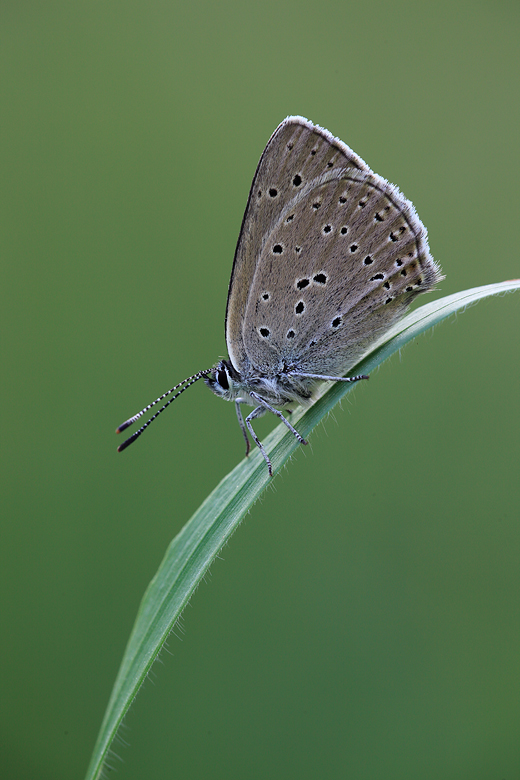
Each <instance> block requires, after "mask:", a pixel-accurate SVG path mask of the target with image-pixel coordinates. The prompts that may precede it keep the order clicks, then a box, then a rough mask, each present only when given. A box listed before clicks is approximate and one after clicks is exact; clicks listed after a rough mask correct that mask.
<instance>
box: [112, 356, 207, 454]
mask: <svg viewBox="0 0 520 780" xmlns="http://www.w3.org/2000/svg"><path fill="white" fill-rule="evenodd" d="M212 370H213V369H211V368H208V369H207V370H206V371H199V372H198V373H197V374H193V376H189V377H188V378H187V379H184V380H183V381H182V382H179V384H178V385H175V387H172V388H171V390H168V392H167V393H163V394H162V395H160V396H159V398H156V399H155V401H153V402H152V403H151V404H148V406H145V407H144V409H141V411H140V412H138V413H137V414H134V416H133V417H129V418H128V420H125V422H124V423H122V424H121V425H120V426H119V428H117V429H116V433H122V431H124V430H126V429H127V428H128V427H129V426H130V425H133V424H134V423H135V422H137V420H139V418H140V417H142V416H143V414H146V412H148V411H149V410H150V409H151V408H152V407H153V406H155V405H156V404H158V403H160V402H161V401H162V400H164V399H165V398H166V397H167V396H169V395H171V394H172V393H175V391H176V390H178V392H177V393H175V395H173V396H172V397H171V398H170V399H169V400H168V401H166V403H165V404H164V405H163V406H161V408H160V409H159V410H158V411H157V412H155V414H154V415H152V417H150V419H149V420H148V421H147V422H145V424H144V425H142V426H141V427H140V428H139V430H138V431H136V432H135V433H133V434H132V435H131V436H130V437H129V438H128V439H126V441H124V442H123V443H122V444H120V445H119V447H118V448H117V451H118V452H123V450H126V448H127V447H128V446H129V445H130V444H132V442H134V441H135V440H136V439H138V438H139V436H140V435H141V434H142V432H143V431H144V430H146V428H148V426H149V425H150V423H151V422H153V421H154V420H155V418H156V417H158V416H159V415H160V414H161V412H164V410H165V409H166V407H167V406H169V405H170V404H171V402H172V401H175V399H176V398H178V397H179V396H180V395H181V393H184V391H185V390H187V389H188V387H191V385H193V384H195V382H196V381H197V380H198V379H201V378H202V377H203V376H207V375H208V374H210V373H211V371H212ZM179 387H180V388H181V389H180V390H179Z"/></svg>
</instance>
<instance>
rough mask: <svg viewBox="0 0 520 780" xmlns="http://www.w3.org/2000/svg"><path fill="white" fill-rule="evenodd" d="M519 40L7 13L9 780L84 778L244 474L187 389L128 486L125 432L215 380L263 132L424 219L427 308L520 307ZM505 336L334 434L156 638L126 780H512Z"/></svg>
mask: <svg viewBox="0 0 520 780" xmlns="http://www.w3.org/2000/svg"><path fill="white" fill-rule="evenodd" d="M519 34H520V6H519V4H518V2H458V1H457V2H435V3H434V2H431V3H426V2H424V3H417V2H406V1H405V0H395V1H394V2H393V3H388V2H383V0H375V1H374V2H368V1H366V2H363V3H360V2H355V3H354V2H350V1H349V0H330V1H327V0H322V1H321V2H319V3H316V2H308V0H304V1H303V2H301V1H296V0H292V1H290V2H285V1H284V0H281V1H280V0H271V1H270V2H255V3H252V2H250V3H244V2H241V3H240V2H220V3H214V2H211V0H201V1H200V2H192V3H190V4H188V3H183V4H181V3H178V2H161V1H160V0H151V1H150V2H146V3H145V2H135V1H134V2H128V0H126V1H125V2H121V1H119V2H110V1H109V2H104V3H101V2H85V0H81V1H80V2H72V3H71V2H45V3H25V2H20V3H8V2H4V3H2V5H1V8H0V62H1V106H2V108H1V121H0V149H1V152H0V154H1V158H2V159H1V166H0V170H1V175H0V194H1V203H0V220H1V229H0V242H1V243H0V246H1V267H2V284H1V307H0V308H1V311H0V316H1V320H2V335H1V368H2V380H3V381H2V399H1V402H2V412H3V414H2V446H1V453H2V466H1V479H2V495H1V505H2V545H1V552H2V564H1V568H0V576H1V589H2V639H1V653H2V655H1V663H2V695H1V697H0V713H1V714H0V735H1V737H0V739H1V742H2V744H1V765H0V772H1V775H2V777H3V778H16V780H25V778H27V780H34V779H35V778H42V779H43V780H46V779H47V778H49V780H50V778H52V779H53V780H57V779H58V778H73V777H76V778H81V777H82V776H83V775H84V772H85V771H86V767H87V764H88V761H89V757H90V753H91V750H92V748H93V745H94V741H95V738H96V735H97V731H98V728H99V725H100V722H101V719H102V716H103V713H104V710H105V706H106V704H107V701H108V697H109V694H110V690H111V686H112V684H113V681H114V679H115V675H116V673H117V669H118V665H119V662H120V659H121V655H122V653H123V650H124V647H125V644H126V641H127V638H128V636H129V633H130V630H131V627H132V624H133V620H134V617H135V614H136V611H137V608H138V605H139V601H140V598H141V596H142V594H143V591H144V589H145V588H146V586H147V584H148V582H149V581H150V579H151V577H152V576H153V574H154V572H155V571H156V568H157V566H158V565H159V562H160V560H161V558H162V555H163V552H164V550H165V548H166V546H167V544H168V542H169V541H170V539H171V538H172V537H173V536H174V535H175V534H176V533H177V532H178V530H179V529H180V528H181V527H182V525H183V524H184V523H185V522H186V520H187V519H188V518H189V516H190V515H191V513H192V512H193V511H194V510H195V509H196V507H197V506H198V505H199V503H200V502H201V501H202V500H203V498H204V497H205V496H206V495H207V494H208V493H209V492H210V490H211V489H212V488H213V487H214V486H215V484H216V483H217V482H218V481H219V480H220V479H221V478H222V477H223V475H225V474H226V473H227V472H228V471H229V470H230V469H231V468H232V467H233V466H234V465H235V464H236V463H237V462H238V460H239V459H240V458H241V457H242V456H243V441H242V439H241V434H240V431H239V429H238V426H237V423H236V419H235V411H234V408H233V406H232V404H223V403H221V402H220V400H219V399H217V398H216V397H215V396H213V395H212V394H211V393H209V392H208V391H207V390H206V388H204V386H203V385H202V384H201V383H199V384H198V385H196V386H195V387H193V388H192V389H190V391H189V392H188V393H186V394H185V395H184V396H183V397H182V398H181V399H179V400H178V401H176V402H175V406H174V407H172V408H171V409H170V410H169V411H168V413H167V414H165V415H164V416H163V417H162V419H161V420H160V421H158V422H157V423H156V424H155V425H154V426H153V428H152V429H150V431H148V432H147V434H146V436H145V437H143V438H142V439H141V440H140V441H139V443H138V444H135V445H134V446H133V447H132V448H131V449H130V450H128V451H127V452H125V454H124V455H121V456H118V455H116V452H115V448H116V445H117V443H119V442H118V439H117V438H116V437H115V436H114V429H115V427H116V425H118V424H119V423H121V422H122V421H123V420H124V419H125V418H126V417H128V416H129V415H131V414H133V413H135V412H136V411H138V410H139V409H140V408H141V407H142V406H143V405H144V404H146V403H147V402H149V401H151V400H153V399H154V398H155V397H156V396H157V395H159V394H160V393H162V392H164V391H165V390H167V389H168V388H169V387H170V386H171V385H173V384H175V383H176V382H179V381H180V380H182V379H183V378H184V377H185V376H187V375H189V374H191V373H193V372H195V371H197V370H200V369H204V368H207V367H208V366H210V365H212V363H213V362H214V361H215V360H216V359H217V358H218V357H219V356H223V355H224V354H225V341H224V332H223V320H224V310H225V303H226V294H227V284H228V279H229V274H230V270H231V262H232V257H233V252H234V247H235V242H236V238H237V235H238V230H239V227H240V223H241V219H242V214H243V210H244V207H245V203H246V198H247V194H248V191H249V186H250V182H251V178H252V175H253V173H254V170H255V166H256V163H257V160H258V158H259V156H260V153H261V151H262V149H263V147H264V145H265V143H266V142H267V140H268V138H269V136H270V134H271V133H272V131H273V130H274V129H275V127H276V125H277V124H278V123H279V122H280V121H281V120H282V119H283V118H284V117H285V116H286V115H287V114H294V113H298V114H303V115H304V116H307V117H308V118H309V119H311V120H312V121H314V122H317V123H319V124H321V125H322V126H324V127H327V128H328V129H329V130H330V131H331V132H332V133H334V134H335V135H337V136H339V137H340V138H342V140H344V141H345V142H346V143H347V144H349V145H350V146H351V147H352V148H353V149H354V150H355V151H356V152H357V153H358V154H359V155H360V156H361V157H363V158H364V159H365V160H366V161H367V162H368V164H369V165H370V166H371V167H372V168H373V169H374V170H375V171H377V172H378V173H380V174H381V175H383V176H385V177H386V178H388V179H389V180H390V181H392V182H395V183H396V184H397V185H398V186H399V187H400V188H401V189H402V191H403V192H404V194H405V195H406V196H407V197H409V198H411V199H412V200H413V202H414V203H415V205H416V207H417V210H418V212H419V215H420V217H421V219H422V220H423V221H424V222H425V224H426V225H427V227H428V230H429V235H430V244H431V248H432V252H433V254H434V256H435V258H436V259H437V260H438V261H439V262H440V264H441V265H442V267H443V270H444V272H445V273H446V276H447V278H446V280H445V281H444V282H443V283H442V285H441V289H440V291H439V292H436V293H434V295H436V296H439V295H442V294H449V293H451V292H456V291H457V290H461V289H464V288H468V287H473V286H476V285H481V284H485V283H488V282H495V281H501V280H504V279H510V278H515V277H518V276H520V259H519V252H518V249H517V246H518V225H519V219H518V210H519V203H520V199H519V189H518V181H519V176H520V144H519V143H518V139H519V125H520V121H519V120H520V109H519V100H518V96H519V92H520V89H519V87H520V84H519V82H520V46H519V44H518V42H519V39H520V38H519ZM424 300H427V299H426V298H425V299H424ZM519 323H520V299H519V298H518V296H514V295H510V296H507V297H505V298H502V299H494V300H491V301H488V302H485V303H482V304H479V305H478V306H477V307H475V308H472V309H471V310H470V311H468V312H466V313H464V314H462V315H459V316H458V317H457V318H453V320H452V321H450V322H448V323H446V324H444V325H443V326H442V327H438V328H437V329H436V330H435V332H434V333H433V334H428V335H427V336H425V337H423V338H421V339H419V340H418V341H416V342H414V343H413V345H411V346H409V347H408V348H407V349H406V350H405V351H404V352H403V354H402V355H401V358H398V357H394V358H393V359H392V360H391V361H390V362H388V363H387V364H385V365H384V366H383V367H382V368H381V369H380V370H378V371H377V372H376V373H375V375H373V376H372V378H371V381H370V382H369V383H363V384H362V386H359V387H357V388H356V390H355V391H354V392H353V393H351V394H349V396H348V399H347V400H346V401H344V403H343V408H339V407H338V408H337V409H336V410H335V413H334V414H333V415H331V416H330V417H329V418H328V420H326V422H325V424H324V425H321V426H319V427H318V429H317V430H316V431H315V432H314V434H313V435H312V437H311V445H310V446H309V447H307V448H305V450H303V449H302V450H299V451H298V452H297V454H296V455H295V457H294V458H293V460H292V462H291V463H290V464H289V466H288V467H287V468H286V469H284V470H283V471H282V473H281V474H279V475H278V476H276V478H275V479H274V480H273V481H272V483H271V485H270V486H269V488H268V489H267V491H266V492H265V495H264V497H263V499H262V500H261V501H260V502H258V503H257V504H256V506H255V507H254V509H253V510H252V512H251V513H250V514H249V515H248V516H247V518H246V520H245V522H244V523H243V525H242V526H241V528H240V529H239V531H238V533H237V534H235V536H234V537H233V539H232V540H231V542H230V544H229V545H228V546H227V547H226V548H225V549H224V550H223V552H222V554H221V558H222V559H223V560H219V561H217V562H216V564H215V565H214V566H213V567H212V569H211V572H210V575H209V577H207V581H206V583H205V584H203V585H202V587H201V588H200V589H199V590H198V591H197V593H196V594H195V596H194V598H193V599H192V602H191V605H190V607H189V608H188V610H187V611H186V613H185V615H184V618H183V622H182V626H181V627H179V629H178V630H177V631H176V633H175V635H173V634H172V636H171V637H170V640H169V651H170V653H171V655H170V654H168V653H163V655H162V661H163V663H162V664H156V665H155V667H154V669H153V675H152V679H151V680H149V681H147V683H146V684H145V685H144V686H143V689H142V690H141V693H140V695H139V696H138V698H137V700H136V701H135V702H134V705H133V708H132V710H131V711H130V714H129V716H128V717H127V719H126V724H125V728H124V730H123V732H122V733H121V736H122V737H123V739H124V741H125V742H120V743H119V744H116V745H114V749H115V752H116V753H117V754H118V755H119V756H120V757H121V759H122V761H123V763H122V764H120V762H119V760H118V759H116V758H113V760H112V763H113V765H114V766H118V775H117V776H118V777H121V778H145V777H151V778H152V777H153V778H159V777H168V778H169V777H171V778H176V777H183V778H190V779H191V778H208V777H211V778H247V780H249V779H253V778H254V779H256V778H266V777H275V778H284V780H285V779H286V778H298V779H301V778H305V779H306V778H318V777H319V778H338V777H345V778H349V780H351V779H352V780H358V778H359V780H372V778H373V779H374V780H380V779H381V778H385V780H392V779H393V778H396V780H397V779H399V780H402V779H403V778H421V779H423V778H432V780H433V779H434V778H435V780H437V779H438V778H444V779H445V778H456V779H457V780H458V779H459V778H468V780H469V779H471V780H480V778H482V780H487V779H488V778H489V780H502V779H503V780H513V779H514V778H517V777H518V773H519V772H520V740H519V730H520V729H519V726H520V704H519V701H520V697H519V693H520V692H519V663H518V651H519V646H520V642H519V620H518V618H519V592H520V589H519V584H520V583H519V579H520V577H519V575H520V567H519V565H518V559H519V552H520V545H519V541H520V540H519V523H518V519H519V509H518V507H519V469H518V466H519V449H520V436H519V434H520V425H519V423H520V413H519V404H518V399H519V390H520V368H519V362H520V361H519V358H520V346H519V338H518V333H519ZM272 427H273V421H272V420H269V419H265V420H261V421H259V422H258V424H257V430H258V432H259V434H260V435H262V434H263V435H265V433H266V432H267V431H268V430H270V429H271V428H272ZM181 639H182V641H180V640H181ZM153 683H155V684H153ZM125 743H129V747H128V746H127V745H126V744H125Z"/></svg>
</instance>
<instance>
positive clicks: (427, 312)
mask: <svg viewBox="0 0 520 780" xmlns="http://www.w3.org/2000/svg"><path fill="white" fill-rule="evenodd" d="M519 289H520V280H514V281H510V282H501V283H498V284H491V285H486V286H485V287H475V288H473V289H471V290H465V291H464V292H461V293H456V294H455V295H450V296H447V297H445V298H441V299H440V300H437V301H434V302H432V303H427V304H426V305H424V306H421V307H420V308H418V309H416V310H415V311H413V312H412V313H411V314H409V315H407V316H406V317H405V318H404V319H403V320H401V321H400V322H399V323H398V324H397V325H395V326H394V327H393V328H392V329H391V330H390V331H389V332H388V333H387V334H386V335H385V336H384V338H383V339H381V340H380V341H379V342H378V343H377V344H376V345H375V346H374V347H373V348H372V349H371V350H370V353H369V354H367V355H366V356H365V357H364V358H363V360H362V361H360V363H359V364H358V365H357V366H355V367H354V368H353V369H352V371H351V373H352V374H361V373H365V374H368V373H370V372H371V371H373V370H374V368H376V367H377V366H378V365H380V363H382V362H383V361H384V360H386V359H387V358H388V357H390V355H392V354H393V353H394V352H396V351H397V350H399V349H401V348H402V347H403V346H404V345H405V344H406V343H407V342H409V341H411V340H412V339H414V338H415V337H416V336H418V335H420V334H421V333H423V332H424V331H425V330H427V329H428V328H431V327H433V326H434V325H436V324H437V323H439V322H441V321H442V320H444V319H445V318H446V317H449V316H450V315H452V314H455V313H456V312H458V311H460V310H463V309H465V308H466V307H467V306H469V305H470V304H472V303H475V302H476V301H479V300H480V299H482V298H486V297H488V296H490V295H498V294H500V293H506V292H512V291H514V290H519ZM351 388H352V385H349V384H347V383H342V382H336V383H335V384H328V385H325V386H324V388H323V391H322V394H321V396H320V397H319V398H318V400H317V401H316V403H314V404H313V405H312V406H311V407H310V408H309V409H307V410H301V409H299V410H297V411H296V412H295V413H294V414H293V415H292V417H291V422H293V423H296V424H297V428H298V431H299V432H300V433H301V434H302V435H303V436H304V437H307V436H308V435H309V433H310V432H311V431H312V429H313V428H314V426H315V425H316V424H317V423H318V422H320V420H322V419H323V417H324V416H325V415H326V414H327V413H328V412H329V411H330V410H331V409H332V408H333V406H334V405H335V404H336V403H337V402H338V401H339V400H340V399H341V398H342V397H343V396H344V395H345V394H346V393H348V392H349V390H350V389H351ZM264 445H265V448H266V450H267V452H268V453H269V454H270V457H271V460H272V463H273V469H274V472H275V474H276V472H277V471H279V470H280V468H281V467H282V466H283V465H284V464H285V463H286V461H287V459H288V458H289V457H290V456H291V453H292V452H294V450H295V449H296V448H297V447H299V446H300V445H299V444H298V443H297V441H296V439H295V438H294V436H293V435H292V434H291V433H290V432H289V431H288V430H287V428H286V427H285V426H284V425H283V424H280V425H278V426H277V427H276V428H275V430H274V431H272V433H271V434H270V435H269V436H268V437H266V439H265V440H264ZM269 480H270V477H269V476H268V473H267V468H266V465H265V462H264V460H263V458H262V456H261V454H260V452H259V451H258V450H256V449H255V451H254V452H252V453H251V455H250V457H249V458H248V459H244V460H243V461H242V462H241V463H239V464H238V466H236V468H234V469H233V471H231V472H230V473H229V474H228V475H227V476H226V477H224V479H223V480H222V481H221V482H220V484H219V485H217V487H216V488H215V489H214V490H213V492H212V493H211V494H210V495H209V496H208V498H207V499H206V500H205V501H204V503H203V504H202V506H201V507H200V508H199V509H198V510H197V511H196V512H195V514H194V515H193V517H192V518H191V519H190V520H189V521H188V522H187V523H186V525H185V526H184V528H183V529H182V530H181V532H180V533H179V534H178V535H177V536H176V537H175V539H174V540H173V541H172V542H171V544H170V545H169V547H168V549H167V551H166V555H165V556H164V560H163V561H162V563H161V565H160V567H159V570H158V572H157V574H156V575H155V577H154V578H153V580H152V581H151V583H150V585H149V586H148V588H147V590H146V592H145V594H144V597H143V600H142V602H141V606H140V608H139V612H138V614H137V618H136V621H135V625H134V628H133V630H132V634H131V636H130V639H129V641H128V645H127V648H126V651H125V654H124V657H123V660H122V663H121V668H120V670H119V673H118V676H117V679H116V681H115V684H114V688H113V691H112V695H111V698H110V701H109V703H108V707H107V711H106V714H105V718H104V720H103V723H102V725H101V730H100V733H99V736H98V740H97V743H96V746H95V749H94V753H93V756H92V760H91V763H90V767H89V769H88V772H87V775H86V780H93V779H94V778H98V777H99V776H100V774H101V772H102V769H103V765H104V764H105V762H106V760H107V758H109V756H110V745H111V743H112V740H113V739H114V737H115V735H116V732H117V730H118V728H119V726H120V724H121V721H122V720H123V718H124V716H125V714H126V712H127V711H128V709H129V707H130V705H131V703H132V700H133V699H134V697H135V695H136V694H137V691H138V690H139V688H140V686H141V684H142V683H143V681H144V679H145V678H146V676H147V674H148V672H149V670H150V667H151V666H152V664H153V662H154V660H155V658H156V657H157V655H158V653H159V652H160V650H161V648H162V646H163V644H164V642H165V640H166V638H167V637H168V634H169V633H170V631H171V630H172V628H173V626H174V625H175V622H176V621H177V620H178V618H179V616H180V615H181V613H182V611H183V609H184V607H185V606H186V604H187V603H188V601H189V599H190V598H191V596H192V594H193V592H194V590H195V589H196V587H197V586H198V584H199V582H200V580H201V579H202V577H203V576H204V574H205V572H206V571H207V570H208V568H209V566H210V565H211V563H212V561H213V559H214V558H215V556H216V555H217V554H218V552H219V550H220V549H221V548H222V546H223V545H224V544H225V543H226V542H227V541H228V539H229V538H230V536H231V534H232V533H233V532H234V531H235V530H236V528H237V527H238V525H239V523H240V521H241V519H242V517H243V516H244V515H245V513H246V512H247V511H248V510H249V509H250V507H251V506H252V504H253V503H254V502H255V501H256V499H257V498H258V497H259V495H260V494H261V492H262V491H263V489H264V488H265V486H266V485H267V484H268V482H269Z"/></svg>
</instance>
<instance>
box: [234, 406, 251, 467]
mask: <svg viewBox="0 0 520 780" xmlns="http://www.w3.org/2000/svg"><path fill="white" fill-rule="evenodd" d="M245 403H246V401H245V399H244V398H237V399H236V401H235V409H236V410H237V417H238V424H239V425H240V430H241V431H242V433H243V435H244V439H245V440H246V458H247V456H248V455H249V451H250V449H251V444H250V442H249V439H248V436H247V430H246V426H245V423H244V415H243V414H242V409H241V408H240V406H241V404H245Z"/></svg>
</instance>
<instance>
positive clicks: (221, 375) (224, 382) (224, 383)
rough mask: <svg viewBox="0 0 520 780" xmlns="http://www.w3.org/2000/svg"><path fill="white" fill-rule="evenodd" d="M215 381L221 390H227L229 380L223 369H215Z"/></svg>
mask: <svg viewBox="0 0 520 780" xmlns="http://www.w3.org/2000/svg"><path fill="white" fill-rule="evenodd" d="M217 382H218V383H219V385H220V386H221V388H222V389H223V390H229V382H228V378H227V374H226V372H225V371H217Z"/></svg>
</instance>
